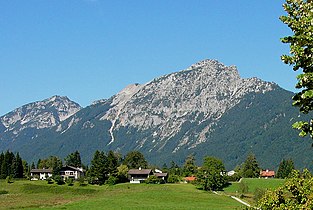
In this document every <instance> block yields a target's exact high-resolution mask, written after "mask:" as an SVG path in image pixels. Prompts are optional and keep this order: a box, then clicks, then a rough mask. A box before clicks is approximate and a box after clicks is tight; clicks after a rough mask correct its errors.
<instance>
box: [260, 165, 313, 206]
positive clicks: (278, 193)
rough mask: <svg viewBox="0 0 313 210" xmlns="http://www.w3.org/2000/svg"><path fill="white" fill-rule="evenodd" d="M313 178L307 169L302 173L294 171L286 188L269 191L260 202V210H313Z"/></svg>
mask: <svg viewBox="0 0 313 210" xmlns="http://www.w3.org/2000/svg"><path fill="white" fill-rule="evenodd" d="M312 186H313V178H312V175H311V173H310V172H309V171H308V170H307V169H305V170H303V172H302V173H300V172H299V171H296V170H294V171H293V172H292V175H291V178H290V179H288V180H287V181H286V183H285V185H284V186H282V187H279V188H278V189H276V190H274V191H267V192H266V193H265V195H264V196H263V197H262V198H261V199H260V200H259V203H258V207H259V208H260V209H312V208H313V199H312V198H313V188H312Z"/></svg>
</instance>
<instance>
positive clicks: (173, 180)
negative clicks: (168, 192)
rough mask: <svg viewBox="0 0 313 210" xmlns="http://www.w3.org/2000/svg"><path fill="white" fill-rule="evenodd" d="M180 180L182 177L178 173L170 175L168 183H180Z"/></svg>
mask: <svg viewBox="0 0 313 210" xmlns="http://www.w3.org/2000/svg"><path fill="white" fill-rule="evenodd" d="M178 182H180V178H179V176H177V175H170V176H169V177H168V179H167V183H178Z"/></svg>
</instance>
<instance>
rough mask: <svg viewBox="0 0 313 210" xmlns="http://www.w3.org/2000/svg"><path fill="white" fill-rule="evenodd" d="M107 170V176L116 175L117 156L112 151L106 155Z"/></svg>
mask: <svg viewBox="0 0 313 210" xmlns="http://www.w3.org/2000/svg"><path fill="white" fill-rule="evenodd" d="M106 165H107V168H108V174H109V175H113V176H114V175H116V173H117V167H118V156H117V154H115V153H114V152H113V151H112V150H110V151H109V152H108V154H107V164H106Z"/></svg>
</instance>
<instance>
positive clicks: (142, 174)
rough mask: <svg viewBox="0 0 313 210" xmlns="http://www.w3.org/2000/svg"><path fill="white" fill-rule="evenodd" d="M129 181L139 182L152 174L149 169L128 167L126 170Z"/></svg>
mask: <svg viewBox="0 0 313 210" xmlns="http://www.w3.org/2000/svg"><path fill="white" fill-rule="evenodd" d="M128 175H129V180H130V183H141V182H144V181H145V180H146V179H148V178H149V176H150V175H153V172H152V170H151V169H141V168H139V169H130V170H129V171H128Z"/></svg>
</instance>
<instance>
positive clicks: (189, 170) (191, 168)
mask: <svg viewBox="0 0 313 210" xmlns="http://www.w3.org/2000/svg"><path fill="white" fill-rule="evenodd" d="M195 162H196V159H195V157H194V156H193V155H188V157H187V158H186V160H185V164H184V166H183V176H185V177H187V176H192V175H195V174H196V173H197V170H196V169H197V166H196V164H195Z"/></svg>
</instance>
